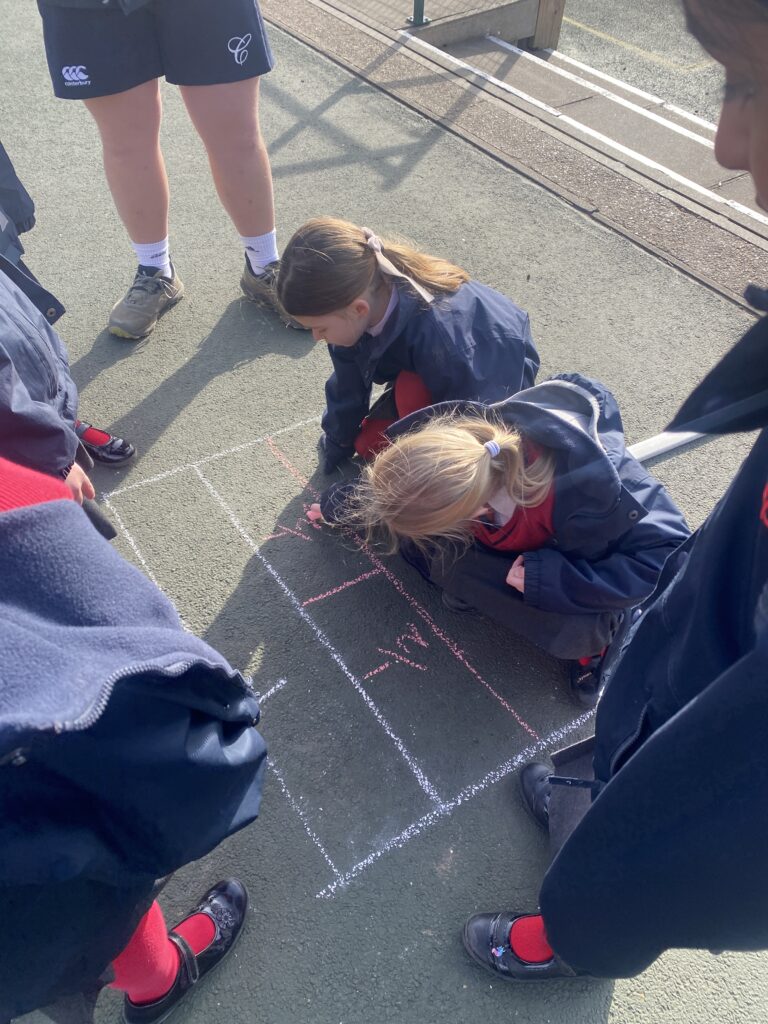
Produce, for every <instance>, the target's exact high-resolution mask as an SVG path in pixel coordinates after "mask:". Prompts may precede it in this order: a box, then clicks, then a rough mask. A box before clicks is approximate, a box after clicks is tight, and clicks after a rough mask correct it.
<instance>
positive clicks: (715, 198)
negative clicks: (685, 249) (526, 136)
mask: <svg viewBox="0 0 768 1024" xmlns="http://www.w3.org/2000/svg"><path fill="white" fill-rule="evenodd" d="M399 34H400V35H402V36H405V37H407V39H408V40H409V41H410V42H412V43H414V44H416V45H417V46H420V47H422V48H423V49H425V50H430V51H432V52H433V53H434V54H436V55H437V56H439V57H440V59H441V60H448V61H450V62H451V63H452V64H454V65H455V66H456V67H458V68H461V69H462V70H463V71H467V72H468V73H469V74H471V75H477V77H478V78H482V79H484V80H485V81H486V82H490V83H491V85H495V86H496V87H497V88H499V89H501V90H502V91H504V92H508V93H510V95H512V96H517V98H518V99H521V100H523V101H524V102H525V103H529V104H530V105H531V106H532V107H536V108H537V109H538V110H543V111H544V112H545V113H547V114H549V115H550V116H551V117H555V118H557V119H558V120H559V121H561V122H562V123H563V124H567V125H570V127H571V128H575V129H576V131H578V132H581V133H582V134H583V135H587V136H589V138H592V139H595V140H596V141H597V142H600V143H601V144H602V145H604V146H607V147H608V148H609V149H613V150H615V151H616V152H617V153H621V154H622V156H625V157H628V158H629V159H630V160H634V161H635V162H636V163H639V164H641V165H642V166H643V167H648V168H649V169H650V170H654V171H658V172H659V174H662V175H664V177H665V178H669V179H670V180H671V181H675V182H677V184H679V185H683V186H684V187H685V188H687V189H690V190H691V191H692V192H696V193H697V194H698V195H700V196H704V198H706V199H709V200H710V201H711V202H713V203H717V204H719V205H720V206H727V207H728V208H729V209H731V210H735V211H736V213H740V214H742V215H743V216H745V217H749V218H750V219H751V220H755V221H757V222H758V223H759V224H764V225H768V217H765V216H764V215H763V214H762V213H758V212H757V211H756V210H752V209H750V207H748V206H744V204H743V203H739V202H737V201H736V200H735V199H728V198H726V197H725V196H721V195H719V194H718V193H717V192H713V191H712V190H711V189H709V188H705V186H704V185H699V184H698V183H697V182H695V181H692V180H691V179H690V178H686V177H685V176H684V175H682V174H678V173H677V171H673V170H672V169H671V168H669V167H665V166H664V165H663V164H660V163H658V162H657V161H656V160H651V158H650V157H647V156H645V155H644V154H643V153H639V152H638V151H637V150H635V149H630V148H629V147H628V146H624V145H623V144H622V143H620V142H616V140H615V139H611V138H609V136H607V135H603V133H602V132H598V131H595V129H594V128H590V127H589V126H588V125H586V124H582V122H581V121H577V120H576V119H575V118H573V117H569V116H568V114H564V113H563V112H562V111H561V110H558V109H557V107H552V106H550V105H549V104H548V103H544V102H543V101H542V100H537V99H536V97H535V96H530V95H529V94H528V93H525V92H523V91H522V90H521V89H516V88H515V87H514V86H512V85H507V83H506V82H502V81H501V79H500V78H494V77H493V75H489V74H488V72H487V71H483V70H482V68H478V67H475V65H474V64H468V63H467V62H466V61H463V60H459V58H458V57H454V56H453V54H450V53H447V52H446V51H445V50H440V49H438V47H436V46H433V45H432V44H431V43H428V42H427V41H426V40H425V39H419V38H418V37H417V36H413V35H411V33H410V32H406V31H405V30H403V29H401V30H400V33H399Z"/></svg>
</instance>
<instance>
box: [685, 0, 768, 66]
mask: <svg viewBox="0 0 768 1024" xmlns="http://www.w3.org/2000/svg"><path fill="white" fill-rule="evenodd" d="M682 4H683V11H684V12H685V22H686V25H687V27H688V31H689V32H690V33H691V35H692V36H693V37H694V38H695V39H697V40H698V41H699V42H700V43H701V45H702V46H703V47H704V49H705V50H707V51H708V52H709V53H716V52H717V51H722V50H726V49H731V48H734V47H738V48H741V45H742V42H741V40H740V39H739V30H740V29H741V28H743V26H744V25H745V24H748V23H749V22H755V21H757V22H760V21H768V0H696V8H697V9H696V10H695V11H693V10H691V6H690V3H689V2H688V0H682Z"/></svg>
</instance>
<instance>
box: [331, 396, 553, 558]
mask: <svg viewBox="0 0 768 1024" xmlns="http://www.w3.org/2000/svg"><path fill="white" fill-rule="evenodd" d="M497 447H498V454H494V453H495V452H496V449H497ZM554 468H555V462H554V456H553V454H552V453H551V452H549V451H541V453H540V454H539V456H538V458H537V459H536V460H535V461H534V462H533V463H531V464H530V465H526V462H525V453H524V450H523V439H522V437H521V435H520V434H519V433H518V432H517V431H516V430H514V428H510V427H508V426H506V425H505V424H504V423H502V422H500V421H498V420H492V419H485V418H481V417H466V416H464V417H440V418H439V419H434V420H431V421H429V422H428V423H427V424H426V425H425V426H424V427H422V428H421V429H420V430H415V431H413V432H411V433H410V434H405V435H404V436H402V437H400V438H398V439H397V440H396V441H395V442H394V443H393V444H391V445H390V446H389V447H388V448H385V449H384V450H383V451H382V452H380V453H379V455H378V456H377V457H376V459H375V460H374V462H373V463H372V464H371V465H370V466H368V467H366V469H365V471H364V473H363V477H362V479H361V482H360V484H359V485H358V487H357V489H356V492H355V496H354V500H353V502H352V505H351V511H350V520H349V521H350V522H351V523H353V525H355V526H356V527H362V528H363V529H364V530H365V531H366V533H367V534H368V535H369V536H375V535H376V534H381V533H383V534H384V540H385V543H386V545H387V548H388V550H390V551H393V550H396V548H397V545H398V542H399V541H400V540H403V539H409V540H412V541H414V542H415V543H416V544H422V545H423V544H424V543H425V542H427V541H432V542H447V543H448V544H451V545H455V546H456V547H458V548H462V547H465V546H466V545H467V544H469V543H471V541H472V537H473V533H472V521H473V520H475V519H476V518H477V515H478V513H479V511H480V510H481V509H482V508H483V507H485V506H486V505H487V504H488V502H489V500H490V499H491V498H492V497H493V495H494V494H495V493H496V492H497V491H499V490H502V489H503V490H505V491H506V492H507V493H508V494H509V495H510V497H511V498H512V499H513V500H514V502H515V503H516V504H517V505H521V506H523V507H532V506H534V505H539V504H541V502H542V501H543V500H544V498H545V497H546V495H547V493H548V492H549V489H550V487H551V486H552V480H553V477H554Z"/></svg>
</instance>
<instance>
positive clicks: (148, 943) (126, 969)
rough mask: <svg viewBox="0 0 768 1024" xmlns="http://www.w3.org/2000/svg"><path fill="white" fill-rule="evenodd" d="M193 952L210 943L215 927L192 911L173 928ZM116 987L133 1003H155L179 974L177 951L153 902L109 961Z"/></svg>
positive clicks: (210, 921) (205, 917)
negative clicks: (126, 941) (119, 949)
mask: <svg viewBox="0 0 768 1024" xmlns="http://www.w3.org/2000/svg"><path fill="white" fill-rule="evenodd" d="M174 931H175V932H178V934H179V935H181V936H182V937H183V938H184V939H185V940H186V941H187V943H188V944H189V946H190V947H191V949H192V951H193V952H194V953H201V952H202V951H203V950H204V949H205V947H206V946H208V945H210V943H211V942H212V941H213V938H214V936H215V934H216V927H215V925H214V923H213V921H212V920H211V919H210V917H207V916H206V915H205V914H193V915H192V916H191V917H188V918H186V919H185V920H184V921H182V922H181V924H179V925H177V926H176V927H175V928H174ZM112 969H113V970H114V972H115V980H114V981H113V982H112V988H118V989H120V990H121V991H122V992H125V994H126V995H127V996H128V998H129V999H130V1000H131V1002H132V1003H154V1002H155V1001H156V1000H157V999H161V998H162V997H163V996H164V995H165V994H166V992H168V991H169V989H170V988H171V986H172V985H173V983H174V981H175V980H176V975H177V974H178V973H179V951H178V948H177V947H176V946H175V945H174V944H173V943H172V942H171V940H170V939H169V938H168V928H167V926H166V923H165V918H164V917H163V912H162V910H161V909H160V905H159V903H157V902H155V903H153V904H152V906H151V907H150V908H149V910H148V911H147V912H146V914H145V915H144V917H142V919H141V921H140V922H139V926H138V928H137V929H136V931H135V932H134V933H133V935H132V936H131V938H130V941H129V943H128V945H127V946H126V947H125V949H124V950H123V951H122V953H120V954H119V956H117V957H115V959H114V960H113V961H112Z"/></svg>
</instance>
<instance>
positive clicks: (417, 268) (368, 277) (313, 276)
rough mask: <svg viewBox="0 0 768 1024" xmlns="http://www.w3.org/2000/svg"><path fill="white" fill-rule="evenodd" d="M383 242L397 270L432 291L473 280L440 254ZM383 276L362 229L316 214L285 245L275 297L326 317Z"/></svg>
mask: <svg viewBox="0 0 768 1024" xmlns="http://www.w3.org/2000/svg"><path fill="white" fill-rule="evenodd" d="M381 245H382V253H383V254H384V255H385V256H386V257H387V259H388V260H389V261H390V262H391V263H393V264H394V266H395V267H396V268H397V270H399V271H400V272H401V273H402V274H405V275H407V276H408V277H410V278H412V279H413V280H414V281H416V282H417V283H418V284H420V285H421V286H422V287H423V288H426V289H427V291H429V292H433V293H436V294H440V293H441V292H442V293H446V292H455V291H456V289H457V288H459V287H460V286H461V285H462V284H464V282H465V281H468V280H469V274H468V273H467V272H466V271H465V270H462V269H461V267H457V266H455V265H454V264H453V263H449V262H448V260H444V259H441V258H440V257H439V256H428V255H427V254H426V253H423V252H419V251H418V249H414V248H413V247H412V246H410V245H406V244H404V243H401V242H393V241H391V240H387V239H384V238H382V239H381ZM380 279H381V274H380V273H379V269H378V263H377V261H376V254H375V253H374V251H373V250H372V249H371V248H370V246H369V245H368V243H367V238H366V236H365V234H364V233H363V229H362V228H360V227H357V225H356V224H350V223H349V222H348V221H346V220H336V219H335V218H334V217H315V218H314V220H310V221H307V223H306V224H304V225H303V227H300V228H299V230H298V231H297V232H296V233H295V234H294V235H293V237H292V238H291V240H290V241H289V242H288V245H287V246H286V247H285V249H284V250H283V255H282V257H281V259H280V272H279V274H278V277H277V296H278V298H279V300H280V303H281V305H282V306H283V309H285V310H286V311H287V312H288V313H290V314H291V315H292V316H325V314H326V313H335V312H336V311H337V310H340V309H344V308H345V307H346V306H348V305H349V304H350V303H351V302H354V300H355V299H357V298H359V297H360V296H361V295H362V294H363V292H365V290H366V289H367V288H369V287H370V286H371V285H379V284H380V283H381V281H380Z"/></svg>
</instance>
